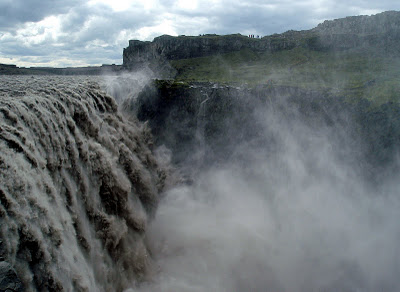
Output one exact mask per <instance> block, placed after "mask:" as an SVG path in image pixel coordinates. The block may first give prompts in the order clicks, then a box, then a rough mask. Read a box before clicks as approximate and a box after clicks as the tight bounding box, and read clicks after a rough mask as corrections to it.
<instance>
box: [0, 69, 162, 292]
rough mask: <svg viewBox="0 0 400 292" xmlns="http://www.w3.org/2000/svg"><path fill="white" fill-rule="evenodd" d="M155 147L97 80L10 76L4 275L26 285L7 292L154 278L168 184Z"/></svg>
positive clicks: (0, 103) (0, 259) (6, 87)
mask: <svg viewBox="0 0 400 292" xmlns="http://www.w3.org/2000/svg"><path fill="white" fill-rule="evenodd" d="M151 146H152V140H151V135H150V133H149V130H148V129H147V128H146V127H145V126H142V125H140V124H139V123H138V122H136V121H135V120H134V119H133V118H130V119H128V118H126V117H124V116H123V115H122V114H121V113H120V112H119V111H118V106H117V104H116V102H115V101H114V99H113V98H112V97H110V96H109V95H107V94H105V93H104V92H103V91H101V89H100V87H99V85H98V84H97V83H96V82H94V81H93V80H90V79H86V78H85V77H33V76H26V77H24V76H19V77H6V76H2V79H1V81H0V149H1V151H0V220H1V221H0V222H1V226H0V263H1V265H0V269H1V268H6V269H7V268H8V269H9V270H8V273H11V275H14V276H15V277H18V281H17V280H16V281H15V282H14V283H8V284H7V283H6V281H5V282H1V284H2V285H3V284H4V283H5V284H4V285H9V286H7V287H4V286H3V287H0V289H6V288H9V289H14V290H16V291H61V290H64V291H122V290H124V289H126V288H127V287H132V286H134V285H135V283H137V281H139V280H143V279H145V278H146V277H147V276H148V275H150V274H151V272H152V270H153V266H152V260H151V258H150V256H149V253H148V250H147V247H146V243H145V230H146V228H147V225H148V221H149V219H150V218H151V217H152V216H154V212H155V209H156V207H157V203H158V197H159V193H160V191H161V190H162V189H163V186H164V182H165V178H166V175H167V174H166V171H165V169H164V168H163V167H162V166H161V165H160V164H158V162H157V160H156V158H155V157H154V155H153V154H152V152H151ZM0 272H1V271H0ZM6 272H7V271H6ZM3 280H4V279H3ZM6 280H7V279H6ZM8 280H10V278H9V279H8ZM11 282H12V281H11ZM10 285H11V286H10ZM12 285H15V286H12ZM23 289H25V290H23Z"/></svg>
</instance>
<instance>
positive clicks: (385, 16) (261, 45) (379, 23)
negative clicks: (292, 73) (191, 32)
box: [123, 11, 400, 69]
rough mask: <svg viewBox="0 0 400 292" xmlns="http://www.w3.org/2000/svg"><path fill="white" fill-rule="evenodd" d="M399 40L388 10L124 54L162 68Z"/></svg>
mask: <svg viewBox="0 0 400 292" xmlns="http://www.w3.org/2000/svg"><path fill="white" fill-rule="evenodd" d="M399 39H400V12H396V11H388V12H383V13H380V14H377V15H373V16H353V17H346V18H341V19H336V20H329V21H325V22H323V23H321V24H319V25H318V26H317V27H316V28H313V29H311V30H304V31H292V30H291V31H287V32H285V33H282V34H274V35H270V36H265V37H263V38H249V37H247V36H243V35H240V34H232V35H222V36H220V35H213V34H208V35H202V36H178V37H173V36H169V35H163V36H160V37H156V38H155V39H154V40H153V41H152V42H149V41H146V42H142V41H139V40H130V41H129V46H128V47H127V48H125V49H124V52H123V67H125V68H127V69H133V68H137V67H141V66H144V65H146V64H153V66H156V65H157V66H158V67H160V66H159V64H165V62H166V61H168V60H179V59H188V58H196V57H204V56H210V55H214V54H224V53H229V52H234V51H239V50H242V49H251V50H253V51H257V52H274V51H280V50H288V49H292V48H295V47H299V46H303V47H306V48H309V49H311V50H329V49H335V50H337V49H340V50H341V49H352V48H357V47H366V46H370V47H371V46H372V47H376V46H380V47H383V48H385V49H387V50H388V51H393V50H395V51H396V52H397V51H398V49H397V48H398V44H399ZM164 66H165V65H164Z"/></svg>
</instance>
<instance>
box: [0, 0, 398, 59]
mask: <svg viewBox="0 0 400 292" xmlns="http://www.w3.org/2000/svg"><path fill="white" fill-rule="evenodd" d="M5 1H6V2H1V3H0V35H1V34H3V36H4V35H6V34H7V35H10V34H11V37H9V38H11V40H10V39H8V40H5V38H4V37H3V39H2V40H1V46H0V56H1V57H16V56H23V55H24V54H25V56H28V54H29V55H32V56H38V55H42V56H44V55H46V54H49V55H51V56H64V57H65V58H67V59H68V58H71V60H84V62H87V63H89V64H98V63H92V62H94V60H95V59H94V57H93V51H92V52H91V53H89V51H90V50H93V48H94V47H95V48H96V58H97V59H96V60H98V59H101V58H103V59H104V60H114V61H116V62H117V61H118V60H121V58H122V57H121V56H122V49H123V47H125V46H127V45H128V40H129V38H140V35H139V33H138V30H139V29H140V28H143V27H152V26H156V25H159V24H160V23H161V21H163V19H165V18H166V17H167V18H168V19H169V21H170V24H171V25H172V27H173V29H174V31H175V32H176V33H177V34H185V35H197V34H200V33H217V34H230V33H242V34H247V33H254V34H260V35H269V34H273V33H281V32H284V31H287V30H289V29H294V30H302V29H310V28H312V27H315V26H316V25H317V24H318V23H319V22H322V21H324V20H326V19H335V18H340V17H345V16H349V15H357V14H362V13H364V12H365V11H384V10H396V9H397V10H400V3H398V2H397V1H396V2H395V1H393V0H392V1H390V0H382V1H379V2H375V1H363V0H355V1H352V3H351V5H349V2H348V1H344V0H338V1H324V2H323V3H324V6H322V5H321V2H320V1H314V0H308V1H295V2H294V1H292V0H290V1H289V0H281V1H278V0H269V1H264V0H248V1H245V2H243V1H238V0H232V1H228V0H222V1H220V2H216V3H214V4H209V3H205V2H201V1H199V6H198V9H195V10H185V9H182V8H179V7H178V6H177V3H178V2H177V1H174V0H166V1H161V3H160V5H158V6H157V7H153V8H152V9H150V10H143V9H142V8H140V6H134V7H132V8H131V9H130V10H126V11H121V12H114V11H112V9H111V8H110V7H107V6H105V5H101V4H98V5H91V6H89V5H88V4H87V2H86V1H84V0H71V1H65V0H44V1H39V0H31V1H29V2H26V1H23V0H14V1H10V0H5ZM24 2H25V3H24ZM50 15H58V16H59V17H60V19H61V27H60V30H61V34H60V35H56V37H55V39H45V40H43V41H42V42H41V43H39V44H37V45H31V44H30V45H24V44H21V43H20V41H19V39H20V38H21V36H18V35H17V28H21V27H23V26H24V23H26V22H28V21H33V22H35V21H39V20H41V19H43V18H44V17H46V16H50ZM121 31H126V32H127V33H126V35H127V36H126V38H127V39H126V40H124V41H122V40H121V39H118V36H119V34H120V32H121ZM162 33H163V32H162V31H159V32H154V33H153V34H152V35H149V36H148V38H147V40H151V39H152V38H154V37H156V36H158V35H160V34H162ZM12 38H14V40H13V39H12ZM96 43H97V44H98V43H102V44H107V46H105V47H96V46H95V44H96ZM116 56H118V58H116ZM119 62H120V61H119ZM101 63H106V61H104V62H101Z"/></svg>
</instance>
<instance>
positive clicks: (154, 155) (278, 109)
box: [0, 77, 400, 292]
mask: <svg viewBox="0 0 400 292" xmlns="http://www.w3.org/2000/svg"><path fill="white" fill-rule="evenodd" d="M129 80H131V79H129V77H124V78H122V79H121V78H120V79H118V80H117V79H116V78H111V79H107V80H106V81H104V80H102V79H97V80H93V79H87V78H85V77H79V78H78V77H40V78H39V77H17V78H16V77H7V78H3V77H2V79H1V81H0V149H1V152H0V203H1V204H0V218H1V229H0V241H1V242H0V257H1V258H0V272H1V269H2V267H5V265H8V266H9V267H10V271H11V272H12V273H14V274H15V275H17V276H18V277H19V281H20V283H17V284H18V285H20V286H18V287H21V285H22V284H23V285H24V286H25V289H26V290H28V291H36V290H37V291H47V290H48V291H60V290H64V291H124V290H125V291H131V292H132V291H185V292H186V291H227V292H228V291H273V292H277V291H278V292H299V291H304V292H310V291H332V292H333V291H349V292H350V291H354V292H355V291H363V292H365V291H371V292H374V291H399V290H400V281H399V279H398V275H399V273H400V228H399V224H398V222H399V220H400V213H399V212H398V210H399V208H400V194H399V174H398V173H390V175H385V176H382V177H379V179H377V180H376V181H374V182H373V183H371V181H369V180H368V179H366V176H364V173H365V171H364V170H365V169H364V168H366V167H367V166H368V164H367V163H364V162H363V161H362V159H363V155H362V154H360V153H362V152H363V149H364V147H365V145H363V140H362V137H361V138H360V137H356V131H353V128H352V126H351V125H349V123H351V122H352V121H351V120H350V119H346V117H345V115H344V116H343V117H341V123H338V124H335V122H334V121H335V119H329V123H326V122H324V121H323V120H321V119H318V118H317V119H312V118H311V119H305V118H304V115H303V114H301V113H300V112H299V110H298V108H296V106H295V105H293V104H291V105H290V104H285V103H284V102H280V103H270V104H268V105H267V106H265V107H261V106H256V107H255V108H256V110H255V111H254V112H252V113H251V115H252V116H251V118H249V117H246V118H243V117H242V116H240V114H244V111H241V110H240V107H239V108H238V110H237V112H236V114H239V116H238V117H234V118H232V119H231V121H232V120H234V121H235V123H233V124H235V125H238V124H239V125H240V126H241V130H240V131H238V130H235V129H232V128H230V127H232V125H233V124H232V123H227V124H226V127H227V128H226V130H224V129H222V130H224V131H223V132H221V133H222V134H223V135H224V136H223V137H224V139H225V138H226V140H224V141H221V139H219V140H218V139H216V140H215V141H217V143H216V144H215V145H212V146H213V147H214V146H215V147H217V146H218V151H216V150H215V149H216V148H213V149H214V154H215V153H228V152H229V155H227V156H226V157H225V158H226V159H224V160H218V159H215V157H214V156H212V155H211V153H210V152H209V151H210V149H211V148H212V147H207V146H210V145H206V144H207V140H206V139H203V138H204V137H201V136H202V135H205V133H207V132H208V131H209V128H207V127H206V121H205V119H207V118H210V117H209V116H207V114H206V113H207V112H209V111H208V110H209V109H208V108H207V107H208V106H209V104H213V103H212V101H213V100H212V97H211V96H210V97H208V96H207V99H204V102H203V103H201V110H199V116H197V117H193V119H192V120H194V121H196V123H197V126H196V125H194V126H196V127H197V128H196V127H195V128H196V129H195V131H196V132H195V133H194V137H195V138H196V139H197V140H196V141H198V143H197V145H195V146H196V147H193V148H191V149H184V150H185V151H184V153H185V155H187V156H193V157H195V158H196V159H187V160H186V161H189V162H190V165H181V166H182V171H185V170H187V169H189V168H190V167H191V168H194V167H198V166H199V165H200V164H201V163H200V162H201V161H200V162H199V160H202V161H207V163H206V165H204V164H202V165H201V168H199V170H198V171H193V172H192V171H191V172H190V174H191V175H192V177H191V179H190V180H187V181H185V182H181V183H179V184H177V183H176V184H174V186H173V187H170V186H169V184H171V183H172V182H171V181H170V178H171V177H170V171H169V170H168V169H169V164H170V163H171V161H173V159H172V158H171V153H172V152H173V151H172V152H171V151H170V150H169V149H166V147H165V146H163V145H157V146H160V147H158V148H155V147H154V146H153V142H152V138H151V135H150V133H149V129H148V127H147V126H145V125H143V124H140V123H138V122H137V121H136V120H135V118H134V117H131V118H127V116H126V113H125V114H122V113H121V112H120V111H119V110H118V106H117V103H116V101H115V100H121V99H123V98H124V97H126V96H134V95H135V93H137V91H138V90H137V89H132V88H130V86H126V83H127V82H129V83H130V84H132V82H131V81H129ZM121 82H122V83H121ZM143 82H144V81H143V80H140V81H138V82H137V83H135V85H136V86H138V87H140V88H141V87H143ZM98 84H102V88H104V89H105V90H108V91H109V92H110V94H111V95H113V96H114V97H115V98H113V97H111V96H109V95H107V94H105V93H104V92H103V91H102V90H101V88H100V87H99V85H98ZM183 98H184V97H183ZM240 98H243V96H242V97H240ZM246 102H251V99H248V100H246ZM176 114H177V113H176V112H174V113H173V115H171V116H174V115H176ZM187 114H188V116H190V114H189V113H187ZM229 114H230V113H225V112H224V115H229ZM212 118H213V120H214V121H218V122H220V124H224V118H225V117H219V116H213V117H212ZM226 121H227V120H225V122H226ZM244 121H247V122H246V123H245V122H244ZM247 123H248V124H247ZM184 125H185V123H184V121H183V122H182V125H173V127H174V128H180V127H183V126H184ZM246 127H248V128H246ZM166 129H168V127H167V128H166ZM246 129H248V131H246ZM166 131H167V130H166ZM246 132H251V133H252V135H253V134H254V135H253V136H251V135H245V134H246ZM243 133H244V134H243ZM162 134H163V135H165V136H168V134H169V133H168V132H166V133H162ZM229 135H237V136H238V137H234V139H231V138H232V137H230V136H229ZM239 136H240V137H239ZM249 137H252V138H249ZM217 138H218V137H217ZM272 141H273V142H272ZM177 144H179V141H178V142H177ZM217 144H218V145H217ZM231 144H233V145H231ZM216 145H217V146H216ZM227 149H229V151H227ZM172 150H173V149H172ZM181 150H182V149H180V151H181ZM199 157H200V158H199ZM210 157H211V158H210ZM207 158H208V159H207ZM392 160H393V163H394V164H398V163H397V161H396V157H395V156H393V159H392ZM166 185H168V187H167V186H166ZM160 198H161V199H160ZM0 276H1V275H0ZM9 278H10V279H13V278H12V277H11V276H10V277H9ZM0 284H1V283H0ZM14 284H15V283H14ZM18 289H20V291H22V290H21V288H18Z"/></svg>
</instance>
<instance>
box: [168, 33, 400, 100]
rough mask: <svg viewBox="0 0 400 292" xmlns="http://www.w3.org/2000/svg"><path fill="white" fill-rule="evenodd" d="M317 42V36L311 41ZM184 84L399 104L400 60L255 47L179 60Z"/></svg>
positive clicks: (361, 52) (377, 54) (176, 64)
mask: <svg viewBox="0 0 400 292" xmlns="http://www.w3.org/2000/svg"><path fill="white" fill-rule="evenodd" d="M316 41H317V40H316V39H315V38H314V37H313V36H311V37H310V39H309V42H311V43H313V42H316ZM172 65H173V66H174V67H175V68H176V69H177V71H178V74H177V77H176V79H177V80H179V81H193V80H197V81H213V82H224V83H232V82H239V83H247V84H270V85H287V86H296V87H301V88H307V89H315V90H324V91H326V92H331V93H334V94H337V95H343V96H346V97H348V98H349V99H358V98H361V97H365V98H367V99H369V100H371V101H374V102H376V103H377V104H381V103H383V102H385V101H396V102H399V101H400V100H399V99H400V97H399V94H398V92H400V85H399V84H400V57H397V56H388V55H385V54H383V53H380V52H376V51H369V50H358V51H343V52H331V51H318V50H311V49H309V48H306V47H296V48H294V49H291V50H281V51H277V52H273V53H270V52H267V53H260V52H256V51H253V50H250V49H246V50H241V51H238V52H233V53H229V54H222V55H214V56H210V57H202V58H193V59H186V60H176V61H173V62H172Z"/></svg>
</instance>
